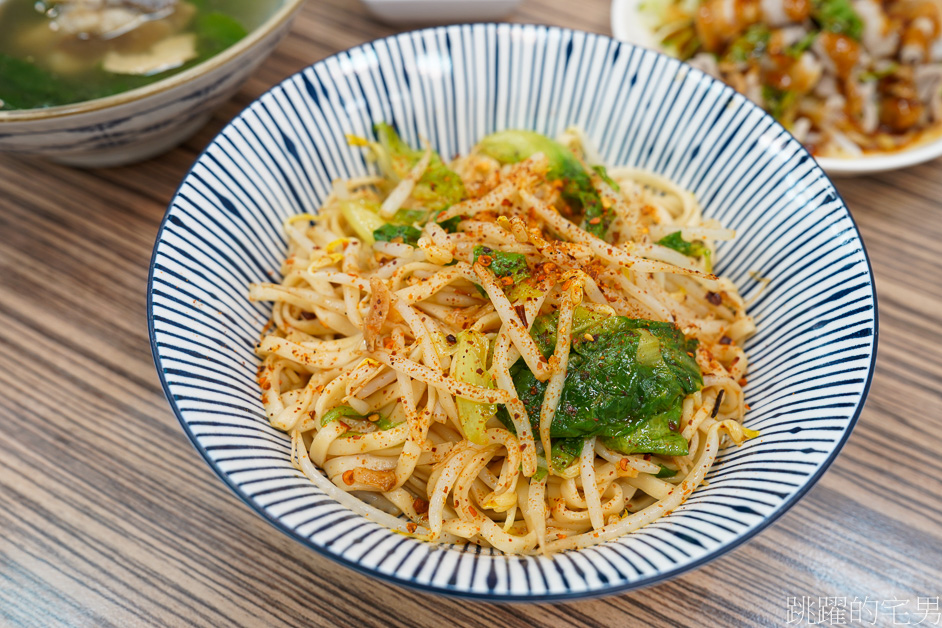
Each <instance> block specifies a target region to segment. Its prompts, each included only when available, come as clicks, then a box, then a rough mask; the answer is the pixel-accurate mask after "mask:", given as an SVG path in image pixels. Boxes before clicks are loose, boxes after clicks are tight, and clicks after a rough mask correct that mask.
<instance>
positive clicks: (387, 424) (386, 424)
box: [373, 417, 399, 431]
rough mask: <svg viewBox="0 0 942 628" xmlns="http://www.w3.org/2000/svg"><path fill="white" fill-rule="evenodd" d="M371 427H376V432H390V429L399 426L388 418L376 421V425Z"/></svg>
mask: <svg viewBox="0 0 942 628" xmlns="http://www.w3.org/2000/svg"><path fill="white" fill-rule="evenodd" d="M373 425H375V426H376V429H377V430H380V431H385V430H391V429H392V428H394V427H396V426H397V425H399V423H394V422H393V421H391V420H390V419H389V418H388V417H380V418H379V420H378V421H376V423H374V424H373Z"/></svg>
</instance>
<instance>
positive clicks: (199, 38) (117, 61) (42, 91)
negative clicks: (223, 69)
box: [0, 0, 281, 110]
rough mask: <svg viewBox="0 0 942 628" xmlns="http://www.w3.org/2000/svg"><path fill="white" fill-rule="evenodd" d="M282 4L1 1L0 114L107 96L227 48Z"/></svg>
mask: <svg viewBox="0 0 942 628" xmlns="http://www.w3.org/2000/svg"><path fill="white" fill-rule="evenodd" d="M280 5H281V0H267V1H266V0H262V1H260V0H62V1H58V2H54V1H46V2H36V1H35V0H0V110H11V109H35V108H40V107H52V106H57V105H67V104H72V103H77V102H83V101H86V100H92V99H95V98H102V97H105V96H111V95H113V94H118V93H121V92H124V91H127V90H130V89H135V88H137V87H142V86H144V85H148V84H150V83H154V82H156V81H159V80H161V79H164V78H166V77H168V76H171V75H173V74H176V73H178V72H182V71H183V70H186V69H188V68H191V67H193V66H195V65H197V64H198V63H200V62H202V61H205V60H206V59H209V58H210V57H212V56H214V55H216V54H219V53H220V52H222V51H223V50H225V49H226V48H229V47H230V46H232V45H233V44H235V43H236V42H238V41H239V40H241V39H242V38H243V37H245V36H246V34H248V33H249V32H251V31H252V30H253V29H255V28H256V27H258V26H259V25H260V24H261V23H262V22H264V21H265V20H266V19H267V18H268V17H269V16H270V15H271V14H272V13H273V12H274V11H275V9H277V8H278V7H279V6H280Z"/></svg>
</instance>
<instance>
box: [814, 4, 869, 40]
mask: <svg viewBox="0 0 942 628" xmlns="http://www.w3.org/2000/svg"><path fill="white" fill-rule="evenodd" d="M811 19H813V20H814V21H815V22H817V23H818V26H820V27H821V30H825V31H830V32H832V33H837V34H839V35H847V36H848V37H850V38H852V39H856V40H857V41H860V37H861V35H862V33H863V21H862V20H861V19H860V16H859V15H857V12H856V11H855V10H854V7H853V5H852V4H851V3H850V0H812V2H811Z"/></svg>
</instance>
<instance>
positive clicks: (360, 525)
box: [148, 24, 877, 601]
mask: <svg viewBox="0 0 942 628" xmlns="http://www.w3.org/2000/svg"><path fill="white" fill-rule="evenodd" d="M381 120H387V121H392V122H395V124H396V125H397V126H398V128H399V129H400V131H401V132H402V133H403V135H404V137H405V138H406V139H407V140H408V141H409V142H411V143H413V144H415V143H417V142H418V139H419V137H420V136H421V137H423V138H427V139H428V140H429V141H430V142H431V143H432V145H433V146H435V148H436V149H437V150H439V151H440V152H441V153H442V154H444V155H446V156H452V155H456V154H459V153H463V152H465V151H467V150H468V149H469V148H470V147H471V146H472V145H473V144H474V143H475V141H476V140H477V139H479V138H480V137H482V136H484V135H485V134H487V133H489V132H491V131H494V130H497V129H503V128H516V127H519V128H532V129H535V130H538V131H541V132H544V133H548V134H551V135H552V134H556V133H558V132H559V131H561V130H562V129H563V128H565V127H566V126H568V125H571V124H575V125H578V126H580V127H582V128H583V129H584V130H585V131H586V132H587V134H588V136H589V137H590V138H591V139H592V140H593V141H594V142H595V143H596V145H597V146H598V147H599V150H600V151H601V153H602V155H603V156H604V157H605V158H606V160H607V161H608V162H609V163H612V164H617V165H625V164H627V165H634V166H639V167H644V168H648V169H651V170H654V171H657V172H659V173H661V174H664V175H666V176H668V177H670V178H672V179H673V180H675V181H676V182H677V183H678V184H680V185H681V186H683V187H685V188H687V189H690V190H692V191H694V192H695V194H696V195H697V198H698V199H699V200H700V202H701V203H702V204H703V206H704V207H705V211H706V213H707V215H709V216H711V217H714V218H718V219H719V220H720V221H722V223H723V224H724V225H726V226H728V227H731V228H734V229H736V230H737V231H738V233H739V237H738V238H737V239H736V240H735V241H732V242H728V243H723V244H722V245H721V246H720V249H719V253H718V257H719V264H718V267H717V270H718V272H720V273H721V274H723V275H726V276H728V277H730V278H731V279H732V280H733V281H734V282H735V284H736V285H737V286H738V288H739V290H740V292H741V293H742V294H743V296H744V297H745V298H746V299H747V300H748V301H750V302H751V305H750V308H749V309H750V312H751V314H752V315H753V316H754V317H755V318H756V321H757V323H758V325H759V332H758V333H757V334H756V336H755V337H753V338H752V339H751V340H750V341H749V343H748V345H747V350H748V352H749V355H750V358H751V360H752V361H753V366H752V368H751V369H750V375H749V379H750V384H749V386H748V387H747V388H746V399H747V402H748V403H749V404H750V405H751V408H752V409H751V410H750V411H749V412H748V414H747V417H746V424H747V425H748V426H749V427H752V428H756V429H759V430H761V432H762V436H761V437H760V438H758V439H755V440H753V441H749V442H748V443H747V444H745V445H744V446H742V447H741V448H735V447H733V448H728V449H726V450H724V451H723V452H722V454H721V455H720V457H719V459H718V464H717V466H716V467H715V468H714V469H713V470H712V471H711V472H710V474H709V475H708V479H709V485H708V486H704V487H701V488H700V489H698V490H697V491H695V492H694V494H693V495H692V496H691V497H690V499H689V500H688V501H687V503H686V504H685V505H684V506H682V507H680V508H678V509H677V510H676V511H674V512H673V513H672V514H670V515H669V516H667V517H664V518H662V519H661V520H659V521H656V522H654V523H652V524H650V525H648V526H646V527H645V528H643V529H641V530H639V531H637V532H635V533H632V534H630V535H627V536H625V537H622V538H620V539H617V540H615V541H611V542H608V543H605V544H603V545H601V546H598V547H594V548H588V549H584V550H580V551H574V552H567V553H564V554H560V555H558V556H556V557H555V558H552V559H550V558H546V557H542V556H540V557H531V556H526V557H519V556H511V557H508V556H502V555H495V554H494V553H492V552H491V551H489V550H484V549H481V548H479V547H476V546H468V547H451V546H435V545H430V544H426V543H422V542H419V541H416V540H414V539H411V538H407V537H404V536H401V535H399V534H394V533H392V532H390V531H389V530H388V529H386V528H384V527H382V526H380V525H378V524H375V523H373V522H371V521H369V520H367V519H364V518H362V517H360V516H359V515H356V514H354V513H352V512H351V511H349V510H348V509H347V508H345V507H344V506H342V505H341V504H339V503H338V502H337V501H336V499H335V495H334V494H325V493H323V492H321V490H319V489H318V488H316V487H315V486H314V485H313V484H312V483H311V482H309V481H308V480H307V479H306V478H304V477H303V476H302V475H301V474H300V473H298V472H297V471H296V470H295V469H293V468H292V466H291V464H290V461H289V444H288V439H287V437H286V436H285V435H284V434H282V433H280V432H278V431H276V430H274V429H272V428H271V427H270V426H269V425H268V422H267V421H266V420H265V415H264V413H263V411H262V407H261V405H260V402H259V395H258V390H257V388H256V383H255V380H254V371H255V367H256V365H257V360H256V358H255V357H254V355H253V353H252V347H253V345H254V342H255V341H256V340H257V338H258V336H259V333H260V330H261V328H262V326H263V325H264V324H265V322H266V320H267V318H268V316H269V312H270V308H269V307H268V306H267V305H266V304H258V303H250V302H249V301H248V300H247V298H246V285H247V284H248V283H249V282H252V281H261V280H271V279H273V278H276V277H277V272H278V269H279V267H280V264H281V260H282V257H283V255H284V253H285V250H286V243H285V239H284V236H283V235H282V232H281V227H280V225H281V223H282V221H283V220H284V219H285V218H286V217H288V216H289V215H291V214H295V213H298V212H304V211H312V210H315V209H316V208H317V207H318V206H319V204H320V201H321V200H322V199H323V198H324V197H325V196H326V195H327V194H328V192H329V191H330V182H331V180H333V179H336V178H339V177H351V176H357V175H362V174H365V173H367V172H368V171H370V166H369V165H368V164H367V163H366V162H365V161H364V158H363V156H362V154H361V152H360V150H359V149H355V148H350V147H348V146H347V144H346V141H345V139H344V135H345V134H347V133H353V134H357V135H368V134H369V133H370V127H371V124H372V123H373V122H376V121H381ZM763 277H766V278H769V279H771V282H770V283H769V284H768V286H767V287H765V288H763V281H762V280H761V279H762V278H763ZM148 309H149V326H150V337H151V343H152V348H153V352H154V358H155V361H156V364H157V368H158V371H159V374H160V378H161V381H162V383H163V386H164V389H165V391H166V394H167V397H168V399H169V400H170V404H171V406H172V408H173V411H174V413H175V414H176V415H177V417H178V418H179V420H180V423H181V424H182V425H183V428H184V430H185V431H186V433H187V435H188V436H189V437H190V439H191V440H192V442H193V444H194V445H195V446H196V448H197V449H198V450H199V452H200V453H201V454H202V455H203V457H204V458H205V459H206V461H207V462H208V463H209V464H210V466H211V467H212V468H213V469H214V470H215V471H216V472H217V473H218V474H219V476H220V477H221V478H222V479H223V480H224V481H225V482H226V483H227V484H228V485H229V486H230V488H232V490H233V491H234V492H235V493H236V494H237V495H239V497H241V498H242V499H243V500H244V501H245V502H246V503H247V504H248V505H249V506H251V507H252V508H254V509H255V510H256V511H257V512H258V513H259V514H261V515H262V516H263V517H265V518H266V519H267V520H268V521H270V522H271V523H272V524H273V525H275V526H276V527H278V528H279V529H281V530H282V531H284V532H285V533H287V534H288V535H290V536H292V537H294V538H295V539H297V540H299V541H301V542H302V543H304V544H306V545H308V546H309V547H311V548H313V549H315V550H316V551H318V552H320V553H322V554H324V555H326V556H328V557H330V558H332V559H334V560H337V561H339V562H341V563H343V564H346V565H348V566H350V567H353V568H355V569H358V570H360V571H362V572H364V573H368V574H371V575H374V576H378V577H380V578H385V579H388V580H391V581H393V582H395V583H397V584H402V585H407V586H412V587H416V588H420V589H424V590H430V591H435V592H441V593H446V594H452V595H461V596H467V597H476V598H483V599H492V600H534V601H541V600H542V601H546V600H553V599H571V598H578V597H585V596H590V595H598V594H603V593H611V592H615V591H622V590H626V589H630V588H634V587H638V586H642V585H646V584H651V583H653V582H657V581H660V580H662V579H664V578H668V577H671V576H674V575H676V574H679V573H681V572H683V571H686V570H688V569H691V568H693V567H696V566H698V565H702V564H703V563H705V562H706V561H708V560H710V559H712V558H715V557H717V556H719V555H720V554H723V553H724V552H727V551H729V550H730V549H732V548H733V547H735V546H737V545H738V544H740V543H742V542H743V541H745V540H746V539H748V538H750V537H751V536H753V535H755V534H756V533H757V532H759V531H760V530H761V529H762V528H764V527H765V526H767V525H768V524H769V523H771V522H772V521H773V520H774V519H775V518H777V517H778V516H779V515H781V514H782V513H783V512H784V511H785V510H786V509H787V508H788V507H789V506H791V505H793V504H794V503H795V502H796V501H797V500H798V499H799V498H800V497H801V496H802V495H803V494H804V493H805V492H806V491H807V490H808V489H809V488H810V487H811V486H812V485H813V484H814V483H815V481H816V480H817V479H818V478H819V477H820V476H821V474H822V473H823V472H824V470H825V469H826V468H827V466H828V465H829V464H830V463H831V461H832V460H833V459H834V457H835V456H836V455H837V453H838V451H839V450H840V448H841V446H842V445H843V443H844V441H845V440H846V439H847V437H848V435H849V434H850V431H851V428H852V427H853V425H854V423H855V421H856V420H857V416H858V414H859V413H860V410H861V408H862V406H863V402H864V399H865V397H866V394H867V390H868V387H869V383H870V378H871V376H872V372H873V360H874V358H875V355H876V335H877V309H876V294H875V292H874V287H873V280H872V276H871V272H870V268H869V262H868V260H867V256H866V252H865V250H864V246H863V242H862V241H861V238H860V234H859V233H858V231H857V229H856V227H855V225H854V222H853V220H852V218H851V216H850V214H849V212H848V210H847V208H846V207H845V205H844V203H843V201H842V199H841V198H840V195H839V194H838V193H837V191H836V190H835V189H834V187H833V185H832V184H831V182H830V181H829V180H828V178H827V177H826V176H825V174H824V173H823V172H822V171H821V169H820V168H819V167H818V166H817V165H816V164H815V162H814V160H813V159H812V158H811V157H810V156H809V155H808V153H807V152H805V150H804V149H803V148H802V147H801V145H800V144H798V143H797V142H796V141H795V140H794V139H793V138H792V137H791V136H790V135H789V134H788V133H787V132H786V131H785V130H784V129H782V127H780V126H779V125H778V124H777V123H776V122H775V121H774V120H773V119H772V118H770V117H769V116H767V115H766V114H765V113H763V112H762V111H761V110H760V109H758V108H757V107H755V106H754V105H753V104H752V103H750V102H749V101H748V100H746V99H745V98H743V97H742V96H740V95H739V94H737V93H736V92H734V91H733V90H731V89H730V88H728V87H726V86H724V85H722V84H721V83H719V82H717V81H714V80H713V79H711V78H709V77H707V76H705V75H704V74H702V73H700V72H699V71H696V70H693V69H691V68H689V67H688V66H686V65H684V64H682V63H680V62H678V61H676V60H673V59H670V58H668V57H666V56H662V55H659V54H657V53H655V52H652V51H649V50H645V49H642V48H637V47H634V46H631V45H629V44H625V43H619V42H616V41H613V40H612V39H610V38H608V37H604V36H600V35H592V34H587V33H583V32H578V31H572V30H567V29H561V28H550V27H543V26H530V25H509V24H501V25H496V24H476V25H461V26H449V27H440V28H432V29H426V30H420V31H415V32H411V33H405V34H401V35H397V36H394V37H390V38H387V39H381V40H378V41H375V42H372V43H368V44H364V45H362V46H359V47H356V48H353V49H351V50H349V51H346V52H342V53H340V54H337V55H334V56H332V57H330V58H328V59H325V60H323V61H320V62H318V63H315V64H314V65H313V66H311V67H310V68H308V69H306V70H304V71H302V72H300V73H298V74H296V75H295V76H292V77H290V78H288V79H287V80H285V81H284V82H283V83H282V84H280V85H278V86H276V87H275V88H274V89H272V90H271V91H269V92H268V93H267V94H265V95H264V96H262V97H261V98H260V99H259V100H258V101H256V102H255V103H253V104H252V105H251V106H249V107H248V108H247V109H246V110H245V111H244V112H243V113H242V114H240V115H239V116H238V117H236V118H235V119H234V120H233V121H232V123H231V124H230V125H229V126H227V127H226V128H225V129H224V130H223V131H222V132H221V133H220V134H219V136H218V137H217V138H216V139H215V140H214V141H213V142H212V143H211V144H210V145H209V147H208V148H207V149H206V151H205V152H204V153H203V154H202V155H201V156H200V157H199V159H198V160H197V161H196V163H195V165H194V166H193V168H192V170H191V171H190V173H189V174H188V175H187V176H186V178H185V179H184V181H183V183H182V184H181V186H180V189H179V190H178V192H177V194H176V196H175V197H174V199H173V201H172V203H171V205H170V208H169V209H168V211H167V215H166V217H165V219H164V222H163V224H162V226H161V229H160V233H159V234H158V237H157V243H156V246H155V249H154V256H153V261H152V265H151V273H150V283H149V289H148Z"/></svg>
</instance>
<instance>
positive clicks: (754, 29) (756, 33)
mask: <svg viewBox="0 0 942 628" xmlns="http://www.w3.org/2000/svg"><path fill="white" fill-rule="evenodd" d="M771 36H772V31H770V30H769V27H768V26H766V25H765V24H753V25H752V26H750V27H749V28H748V29H746V32H745V33H743V34H742V35H740V36H739V37H737V38H736V39H735V40H734V41H733V43H731V44H730V45H729V50H728V51H727V53H726V56H727V57H728V58H729V59H730V60H732V61H736V62H737V63H744V62H746V61H750V60H752V59H758V58H760V57H761V56H762V55H763V54H765V49H766V47H767V46H768V44H769V38H770V37H771Z"/></svg>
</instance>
